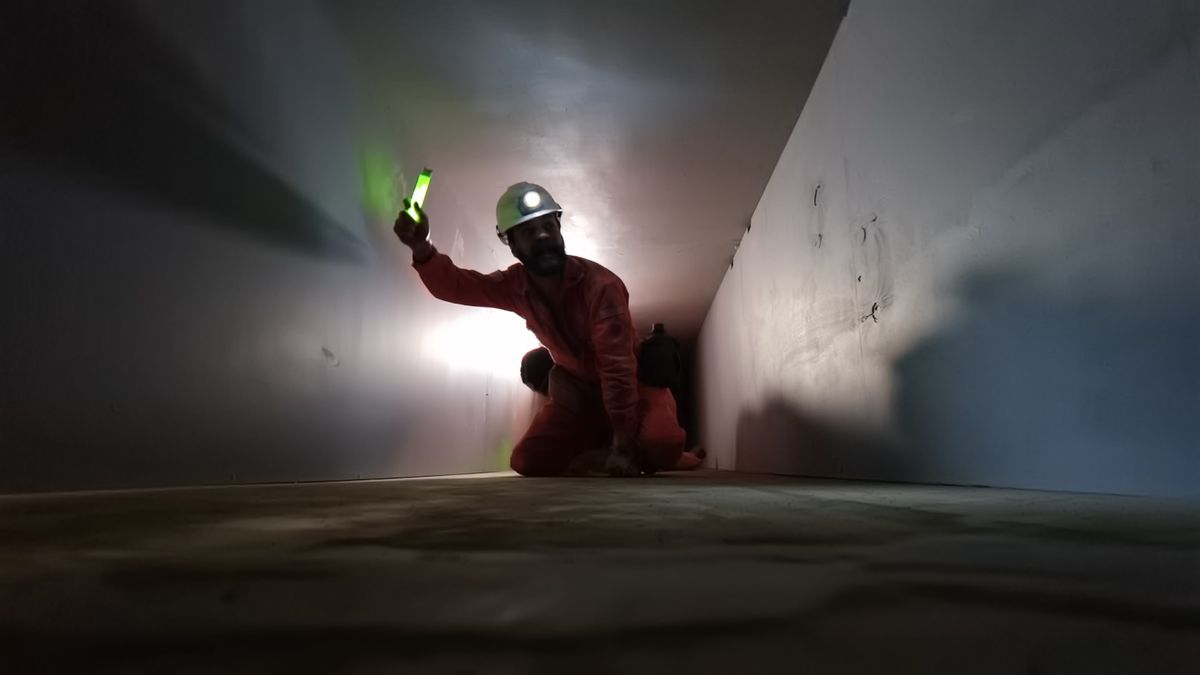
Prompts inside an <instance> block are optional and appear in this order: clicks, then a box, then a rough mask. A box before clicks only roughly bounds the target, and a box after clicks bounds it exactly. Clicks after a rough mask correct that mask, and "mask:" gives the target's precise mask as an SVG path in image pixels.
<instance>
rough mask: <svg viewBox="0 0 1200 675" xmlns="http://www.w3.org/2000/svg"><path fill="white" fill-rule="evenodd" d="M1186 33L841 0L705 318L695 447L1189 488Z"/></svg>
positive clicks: (966, 477) (968, 478)
mask: <svg viewBox="0 0 1200 675" xmlns="http://www.w3.org/2000/svg"><path fill="white" fill-rule="evenodd" d="M1197 44H1200V10H1198V6H1197V5H1196V3H1194V2H1187V1H1185V0H1180V1H1177V2H1172V1H1163V2H1153V3H1117V2H1105V3H1096V2H1084V1H1070V2H1055V3H1040V2H1034V1H1032V0H1030V1H1021V2H1011V1H1008V0H996V1H981V2H969V3H963V2H957V1H954V0H940V1H925V2H916V3H911V2H910V3H895V2H888V1H887V0H855V2H853V3H852V4H851V7H850V11H849V13H848V16H847V18H846V19H845V20H844V21H843V23H842V26H841V29H840V31H839V33H838V35H837V38H836V39H835V42H834V44H833V47H832V49H831V51H830V54H829V56H828V58H827V60H826V62H825V64H824V67H823V69H822V71H821V74H820V77H819V79H818V81H817V83H816V86H815V88H814V89H813V91H812V93H811V95H810V97H809V99H808V102H807V104H806V106H805V108H804V110H803V112H802V114H801V116H800V118H799V120H798V122H797V124H796V127H795V129H794V131H793V133H792V135H791V138H790V140H789V141H788V143H787V146H786V148H785V149H784V150H783V153H782V156H781V157H780V159H779V162H778V165H777V167H776V168H775V171H774V173H773V175H772V177H771V179H770V182H769V184H768V186H767V188H766V190H765V192H764V194H763V195H762V198H761V201H760V202H759V204H758V206H757V208H756V210H755V212H754V215H753V218H752V220H751V224H750V228H749V229H748V231H747V232H746V233H745V236H744V237H743V239H742V241H741V243H740V247H739V248H738V249H737V251H736V255H735V257H734V258H733V264H732V267H731V268H730V269H729V271H728V273H727V274H726V277H725V279H724V281H723V283H722V285H721V287H720V290H719V292H718V294H717V296H716V298H715V300H714V302H713V305H712V307H711V309H710V311H709V314H708V316H707V319H706V320H705V322H704V325H703V329H702V331H701V335H700V338H699V347H698V353H699V357H698V370H699V376H700V379H701V385H700V391H701V393H700V397H699V398H700V403H699V415H700V420H701V425H702V430H701V435H702V438H703V441H704V443H705V444H706V445H707V446H709V447H710V448H711V449H712V453H711V458H710V459H709V463H710V464H712V465H716V466H719V467H721V468H737V469H739V470H746V471H761V472H777V473H787V474H803V475H815V476H832V477H845V478H869V479H883V480H897V481H917V482H935V483H954V484H967V485H976V484H977V485H993V486H1015V487H1025V488H1051V489H1067V490H1085V491H1105V492H1121V493H1137V494H1159V495H1188V496H1193V497H1194V496H1200V431H1198V429H1200V427H1197V425H1196V423H1195V420H1196V419H1197V416H1198V414H1200V312H1198V311H1197V310H1198V309H1200V297H1198V295H1197V291H1198V290H1200V283H1198V282H1197V272H1196V270H1197V265H1196V261H1197V260H1200V255H1198V254H1200V191H1198V190H1197V187H1198V186H1200V54H1198V53H1197Z"/></svg>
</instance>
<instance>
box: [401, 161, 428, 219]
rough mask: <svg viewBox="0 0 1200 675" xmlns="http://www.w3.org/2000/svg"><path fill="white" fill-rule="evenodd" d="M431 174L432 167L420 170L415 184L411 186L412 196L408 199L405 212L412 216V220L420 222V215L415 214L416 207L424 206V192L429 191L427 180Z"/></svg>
mask: <svg viewBox="0 0 1200 675" xmlns="http://www.w3.org/2000/svg"><path fill="white" fill-rule="evenodd" d="M431 176H433V169H425V170H423V171H421V175H420V176H417V184H416V186H414V187H413V193H412V198H411V199H409V200H408V201H409V204H410V206H409V207H408V211H407V213H408V215H410V216H412V219H413V220H415V221H418V222H420V220H421V217H420V216H419V215H417V209H416V207H417V206H420V207H422V208H424V206H425V193H427V192H429V181H430V179H431Z"/></svg>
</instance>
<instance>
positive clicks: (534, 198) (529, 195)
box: [521, 190, 542, 209]
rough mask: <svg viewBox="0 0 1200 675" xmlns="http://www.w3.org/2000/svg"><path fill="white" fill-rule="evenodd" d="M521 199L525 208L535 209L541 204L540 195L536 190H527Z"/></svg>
mask: <svg viewBox="0 0 1200 675" xmlns="http://www.w3.org/2000/svg"><path fill="white" fill-rule="evenodd" d="M521 201H523V202H525V208H527V209H536V208H537V207H538V206H540V205H541V204H542V196H541V195H539V194H538V193H537V191H536V190H530V191H529V192H526V193H525V196H524V197H522V198H521Z"/></svg>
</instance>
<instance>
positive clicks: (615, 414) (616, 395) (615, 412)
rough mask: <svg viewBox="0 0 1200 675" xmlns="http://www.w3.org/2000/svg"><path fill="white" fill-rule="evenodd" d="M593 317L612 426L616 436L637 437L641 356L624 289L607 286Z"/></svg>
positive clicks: (594, 341)
mask: <svg viewBox="0 0 1200 675" xmlns="http://www.w3.org/2000/svg"><path fill="white" fill-rule="evenodd" d="M589 318H590V321H591V333H592V336H591V337H592V348H593V349H594V350H595V353H596V370H597V371H598V372H599V374H600V390H601V393H602V395H603V399H604V410H605V412H606V413H608V419H609V421H610V422H611V423H612V428H613V433H614V434H617V435H624V436H625V437H626V438H636V437H637V434H638V426H639V425H638V383H637V357H636V356H635V354H634V340H635V335H634V330H633V320H632V318H631V317H630V315H629V297H628V295H627V294H626V293H625V292H624V289H623V288H620V287H618V286H605V287H604V288H603V289H602V290H601V292H600V294H599V296H598V298H597V300H596V301H595V302H594V303H593V306H592V308H591V316H590V317H589Z"/></svg>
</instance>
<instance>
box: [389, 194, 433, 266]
mask: <svg viewBox="0 0 1200 675" xmlns="http://www.w3.org/2000/svg"><path fill="white" fill-rule="evenodd" d="M408 207H409V202H408V200H407V199H405V200H404V209H403V210H401V211H400V214H399V215H397V216H396V224H395V226H394V227H393V228H392V231H394V232H395V233H396V238H397V239H399V240H400V243H402V244H404V245H405V246H407V247H409V248H411V249H412V252H413V262H416V263H423V262H425V261H426V260H429V259H430V258H432V257H433V244H430V243H429V216H427V215H425V212H424V211H422V210H421V207H420V206H417V205H415V204H414V205H413V210H414V211H416V212H417V215H418V216H420V220H419V221H418V220H413V218H412V216H410V215H408Z"/></svg>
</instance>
